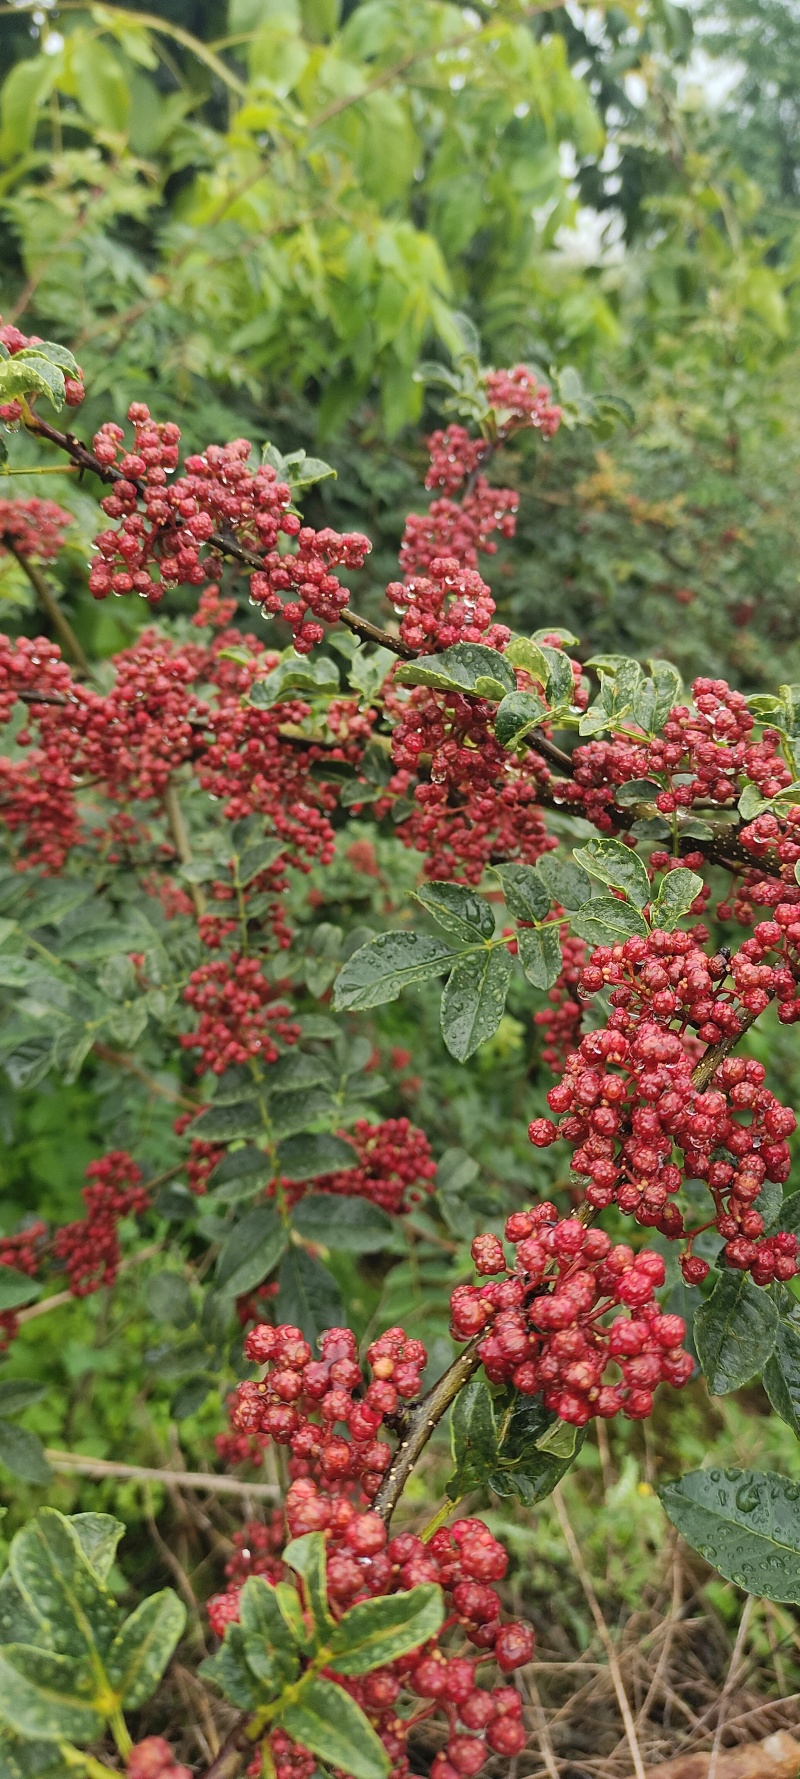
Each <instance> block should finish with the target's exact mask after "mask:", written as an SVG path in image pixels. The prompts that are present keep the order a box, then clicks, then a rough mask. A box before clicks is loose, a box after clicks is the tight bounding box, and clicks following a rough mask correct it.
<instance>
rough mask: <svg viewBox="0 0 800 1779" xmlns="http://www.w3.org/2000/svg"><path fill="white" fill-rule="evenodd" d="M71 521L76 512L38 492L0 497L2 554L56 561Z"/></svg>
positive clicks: (42, 560)
mask: <svg viewBox="0 0 800 1779" xmlns="http://www.w3.org/2000/svg"><path fill="white" fill-rule="evenodd" d="M0 331H1V330H0ZM71 524H72V514H71V513H65V511H64V508H63V507H60V506H57V505H56V502H55V501H54V500H37V498H36V496H35V495H34V496H33V498H32V499H31V500H0V556H2V555H4V554H7V553H8V551H9V550H10V551H11V552H12V553H15V552H16V551H19V553H20V555H22V556H35V557H36V558H37V559H38V561H40V562H52V560H53V558H54V557H55V556H57V555H58V552H59V550H60V549H61V547H62V545H63V543H64V532H65V531H66V529H67V526H68V525H71Z"/></svg>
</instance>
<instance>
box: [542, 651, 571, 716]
mask: <svg viewBox="0 0 800 1779" xmlns="http://www.w3.org/2000/svg"><path fill="white" fill-rule="evenodd" d="M542 654H543V655H544V658H545V661H546V662H547V696H548V698H549V700H550V703H551V705H552V707H553V709H554V710H555V709H557V708H563V707H565V706H566V707H567V708H568V707H569V706H570V705H571V704H572V699H573V696H574V690H575V680H574V678H573V673H572V662H571V661H570V658H569V655H565V654H564V651H563V649H553V648H551V647H550V646H549V644H547V643H544V644H543V645H542Z"/></svg>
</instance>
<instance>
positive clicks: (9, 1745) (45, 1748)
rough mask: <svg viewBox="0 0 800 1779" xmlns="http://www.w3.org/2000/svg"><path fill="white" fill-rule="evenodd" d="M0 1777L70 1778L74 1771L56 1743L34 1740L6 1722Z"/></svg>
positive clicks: (0, 1741)
mask: <svg viewBox="0 0 800 1779" xmlns="http://www.w3.org/2000/svg"><path fill="white" fill-rule="evenodd" d="M0 1774H2V1779H70V1769H69V1768H68V1767H65V1765H64V1762H63V1760H62V1758H61V1754H60V1751H59V1749H58V1748H57V1746H56V1744H55V1743H54V1742H40V1741H31V1740H30V1739H29V1738H28V1737H27V1736H18V1735H17V1734H16V1731H15V1730H12V1729H11V1727H10V1725H9V1724H4V1723H0Z"/></svg>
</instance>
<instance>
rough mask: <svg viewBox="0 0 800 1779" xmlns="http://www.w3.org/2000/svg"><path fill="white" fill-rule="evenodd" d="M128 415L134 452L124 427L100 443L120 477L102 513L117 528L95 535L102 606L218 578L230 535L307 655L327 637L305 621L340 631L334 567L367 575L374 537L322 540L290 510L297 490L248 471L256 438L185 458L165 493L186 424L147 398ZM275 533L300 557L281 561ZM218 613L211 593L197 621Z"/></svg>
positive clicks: (331, 535) (264, 598)
mask: <svg viewBox="0 0 800 1779" xmlns="http://www.w3.org/2000/svg"><path fill="white" fill-rule="evenodd" d="M128 419H129V420H130V421H131V422H132V424H133V427H134V439H133V448H132V450H127V449H126V448H125V434H124V432H123V429H122V427H120V426H117V425H116V423H115V422H114V421H106V422H105V424H104V425H103V426H101V428H100V430H99V432H98V433H96V434H95V437H94V441H93V443H94V451H95V455H96V456H97V458H98V459H99V461H100V462H101V463H102V464H103V465H105V466H106V467H109V468H110V467H111V465H113V466H114V467H115V468H116V469H118V471H119V475H118V477H117V479H116V481H115V483H114V487H113V491H112V492H111V494H108V495H106V497H105V499H104V500H103V501H102V502H101V505H102V508H103V511H104V512H105V513H106V514H107V516H108V518H110V519H115V520H118V521H119V522H120V523H119V525H118V527H117V529H115V530H108V531H104V532H101V533H100V534H99V536H98V537H96V538H95V544H96V547H97V551H98V557H99V560H98V561H96V562H95V565H94V567H93V569H92V571H91V574H90V577H89V588H90V591H91V592H92V593H93V594H94V596H95V598H96V599H106V598H107V597H108V595H109V593H116V594H123V593H133V592H135V593H140V594H141V595H142V597H143V598H145V599H149V600H151V601H153V602H155V601H157V600H159V599H161V598H162V597H163V593H164V590H165V588H166V587H170V586H192V587H202V586H203V584H204V582H206V581H208V580H211V581H212V582H216V579H217V573H218V568H219V560H220V556H219V550H220V537H221V536H224V538H226V539H235V541H236V544H237V546H238V548H240V549H243V550H246V551H247V552H248V553H249V555H250V556H251V557H253V558H255V559H256V560H255V561H253V562H252V563H251V564H250V566H251V567H252V568H254V569H255V572H254V573H253V574H252V575H251V580H250V597H251V600H252V601H253V603H254V604H256V605H260V606H261V608H262V610H263V611H264V612H265V613H266V614H268V615H270V616H275V615H278V614H279V615H280V616H281V617H282V618H283V619H284V621H285V622H286V623H287V624H289V625H290V627H291V629H292V631H293V634H294V641H295V647H296V648H297V649H298V651H299V652H300V653H301V654H307V653H308V652H309V650H310V649H311V648H313V646H314V643H316V642H320V641H321V640H322V636H323V634H324V632H323V629H322V626H321V625H320V624H319V623H313V622H310V621H309V614H311V613H313V614H314V616H315V617H317V618H322V619H323V620H324V621H325V622H326V623H335V622H336V620H337V618H338V617H339V616H340V614H341V612H342V611H343V609H344V607H345V606H346V604H347V601H348V597H349V595H348V593H347V590H346V588H343V587H342V586H341V584H340V582H339V580H338V578H337V576H336V575H335V574H332V573H331V570H332V568H334V567H346V568H361V567H362V566H363V563H364V558H365V556H366V554H367V552H368V550H369V548H370V544H369V540H368V539H367V538H365V537H362V536H361V534H360V533H357V532H352V533H347V534H345V535H340V534H339V533H338V532H335V531H331V530H330V529H329V528H325V529H324V530H322V531H319V532H316V531H314V530H313V529H312V527H311V526H308V525H303V523H302V520H301V519H300V518H299V517H298V515H297V514H296V513H295V512H292V511H291V510H290V508H291V498H292V496H291V489H290V488H289V486H288V484H287V483H286V482H280V481H279V480H278V477H277V474H276V471H275V470H274V468H273V467H272V465H271V464H261V465H260V466H259V467H258V468H257V469H255V470H253V469H251V468H250V462H249V459H250V457H251V454H252V445H251V444H250V441H249V439H233V440H232V441H231V442H230V444H228V445H209V446H208V447H207V449H206V450H205V451H203V452H202V453H200V454H198V455H194V456H189V457H187V458H186V461H185V463H184V473H183V475H182V476H178V477H177V478H176V480H175V481H174V482H173V483H172V485H171V486H169V485H168V478H169V477H170V476H171V475H173V474H174V472H175V470H176V469H177V467H178V457H179V453H178V445H179V442H180V436H181V435H180V429H179V427H177V426H175V425H174V423H173V422H172V421H166V422H163V423H162V422H156V421H154V420H153V419H152V417H151V414H150V411H149V409H148V408H147V407H145V405H144V404H143V403H142V402H133V403H132V405H131V407H130V408H129V409H128ZM280 536H283V537H284V538H286V539H293V540H294V550H290V551H288V552H287V553H286V554H281V552H280V550H279V549H278V548H277V544H278V538H279V537H280ZM203 551H207V552H208V553H207V554H205V555H203V554H202V552H203ZM217 593H218V588H217ZM286 593H289V594H291V595H292V597H291V598H290V599H289V600H284V598H283V595H284V594H286ZM219 613H220V607H219V602H218V599H217V597H216V594H215V596H214V598H213V600H212V602H211V604H209V603H208V602H207V603H206V605H205V606H204V608H203V611H202V617H201V621H202V622H209V621H211V622H216V621H217V620H218V618H219Z"/></svg>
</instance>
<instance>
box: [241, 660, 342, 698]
mask: <svg viewBox="0 0 800 1779" xmlns="http://www.w3.org/2000/svg"><path fill="white" fill-rule="evenodd" d="M338 691H339V669H338V667H337V666H336V662H335V661H331V659H330V657H329V656H327V655H322V656H320V657H319V659H318V660H316V661H311V660H309V659H308V658H307V657H306V656H305V655H292V656H291V657H290V658H289V659H288V660H284V661H281V663H280V665H279V666H278V667H276V668H274V669H273V671H272V673H268V674H267V675H266V677H265V678H264V679H259V680H256V682H255V684H254V685H253V686H251V688H250V694H249V698H248V703H250V704H254V705H255V706H256V708H257V709H258V710H270V709H271V707H272V705H273V704H279V703H280V702H281V700H282V699H286V698H291V696H292V694H293V693H297V692H308V693H310V694H311V696H312V697H313V696H314V694H315V693H316V694H317V695H318V696H319V695H327V696H334V695H335V694H336V693H337V692H338Z"/></svg>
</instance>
